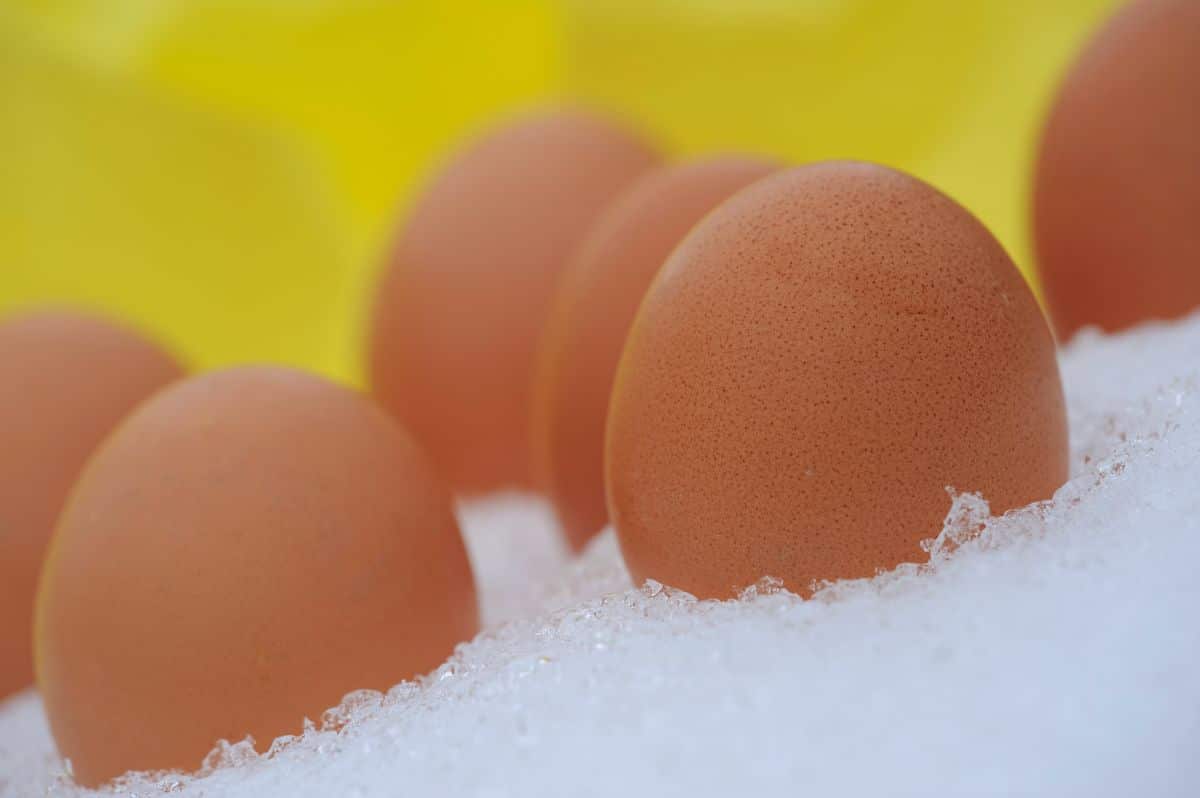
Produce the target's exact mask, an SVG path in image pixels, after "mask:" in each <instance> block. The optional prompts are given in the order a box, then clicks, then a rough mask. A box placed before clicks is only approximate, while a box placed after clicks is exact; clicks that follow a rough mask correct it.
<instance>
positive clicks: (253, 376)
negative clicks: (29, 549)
mask: <svg viewBox="0 0 1200 798" xmlns="http://www.w3.org/2000/svg"><path fill="white" fill-rule="evenodd" d="M476 617H477V615H476V603H475V589H474V584H473V581H472V576H471V568H470V566H469V564H468V562H467V555H466V551H465V549H464V546H463V542H462V540H461V538H460V536H459V533H458V527H457V525H456V523H455V520H454V516H453V515H452V514H451V508H450V497H449V494H448V492H447V491H446V489H445V488H444V487H443V486H442V485H441V484H440V483H439V482H438V481H437V479H436V478H435V476H434V474H433V471H432V469H431V468H430V467H429V465H428V463H427V461H426V459H425V457H424V455H423V454H422V453H421V452H420V450H419V449H418V447H417V446H416V444H414V443H413V442H412V440H411V439H410V438H409V436H408V435H407V433H405V432H404V430H403V429H401V427H400V426H399V425H397V424H396V423H395V421H393V420H392V419H391V418H390V417H388V416H387V414H385V413H384V412H383V411H382V410H380V409H378V408H377V407H376V406H375V405H374V404H373V403H371V402H370V401H369V400H368V399H366V398H365V397H363V396H360V395H358V394H356V393H354V392H351V391H349V390H347V389H344V388H341V387H338V386H335V385H333V384H331V383H327V382H325V381H324V380H321V379H318V378H316V377H312V376H308V375H306V374H303V373H300V372H296V371H292V370H289V369H283V368H267V367H247V368H238V369H231V370H227V371H221V372H215V373H212V374H208V375H205V376H201V377H196V378H194V379H191V380H188V381H186V382H182V383H180V384H178V385H176V386H175V387H173V388H171V389H169V390H166V391H163V392H162V393H160V394H158V395H157V396H156V397H155V398H154V399H153V400H151V401H149V402H147V403H146V404H144V405H142V407H140V408H139V409H138V410H137V412H135V413H134V414H133V415H132V416H130V418H129V419H128V420H127V421H126V422H125V423H124V424H123V425H122V426H121V427H120V429H119V430H118V431H117V433H116V434H114V435H113V436H112V437H111V438H109V440H108V441H107V442H106V443H105V444H104V446H102V447H101V448H100V450H99V451H98V452H97V453H96V455H95V456H94V457H93V458H92V459H91V461H90V462H89V463H88V465H87V467H86V469H85V471H84V474H83V476H82V477H81V478H80V481H79V483H78V484H77V485H76V487H75V489H74V491H73V492H72V494H71V498H70V500H69V503H68V505H67V508H66V509H65V511H64V513H63V516H62V519H61V521H60V523H59V526H58V529H57V531H56V533H55V536H54V540H53V543H52V545H51V552H50V554H49V555H48V557H47V560H46V568H45V572H44V574H43V577H42V584H41V588H40V590H39V593H38V604H37V640H36V656H37V663H36V664H37V675H38V685H39V687H40V688H41V690H42V696H43V698H44V700H45V706H46V712H47V715H48V717H49V720H50V726H51V729H52V731H53V733H54V738H55V740H56V741H57V743H58V748H59V751H60V752H61V753H62V755H63V756H65V757H69V758H70V759H71V760H72V762H73V763H74V768H75V775H76V778H77V779H78V780H79V781H80V782H81V783H83V784H87V785H93V784H96V783H99V782H102V781H105V780H107V779H110V778H112V777H115V776H117V775H119V774H120V773H123V772H124V771H126V770H129V769H139V770H141V769H159V768H182V769H189V770H190V769H194V768H196V767H198V766H199V765H200V763H201V760H202V759H203V758H204V756H205V755H206V754H207V753H208V751H209V750H210V749H211V748H212V747H213V745H214V743H215V742H216V741H217V740H218V739H220V738H224V739H228V740H240V739H242V738H243V737H244V736H245V735H247V734H249V735H253V737H254V739H255V741H256V743H257V746H258V748H259V749H260V750H264V749H266V747H267V746H269V745H270V743H271V741H272V740H273V739H274V738H275V737H276V736H278V735H282V734H292V733H299V732H300V731H301V729H302V721H303V719H304V718H305V717H308V718H313V719H319V718H320V717H321V714H322V712H323V711H324V710H325V709H327V708H329V707H331V706H335V705H337V704H338V702H339V701H340V700H341V699H342V697H343V696H344V695H345V694H346V693H347V692H349V691H352V690H357V689H361V688H372V689H376V690H386V689H387V688H389V687H390V686H392V685H394V684H396V683H398V682H400V681H401V680H403V679H408V678H411V677H412V676H414V675H415V674H420V673H423V672H426V671H429V670H431V669H433V668H434V667H436V666H437V665H438V664H439V663H441V662H442V661H443V660H444V659H445V658H446V656H447V655H449V654H450V653H451V650H452V649H453V647H454V645H455V644H456V643H458V642H459V641H462V640H466V639H468V638H470V637H471V636H472V635H474V634H475V631H476Z"/></svg>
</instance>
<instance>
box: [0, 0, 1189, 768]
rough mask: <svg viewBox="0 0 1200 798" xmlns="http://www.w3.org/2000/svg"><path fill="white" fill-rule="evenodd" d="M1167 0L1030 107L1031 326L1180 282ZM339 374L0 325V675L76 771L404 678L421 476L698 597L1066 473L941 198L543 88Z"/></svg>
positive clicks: (435, 584)
mask: <svg viewBox="0 0 1200 798" xmlns="http://www.w3.org/2000/svg"><path fill="white" fill-rule="evenodd" d="M1197 8H1200V6H1197V5H1196V4H1194V3H1188V2H1186V1H1185V2H1174V1H1172V0H1151V1H1149V2H1147V1H1146V0H1143V2H1138V3H1134V4H1132V5H1131V6H1130V7H1129V8H1128V10H1126V11H1124V12H1122V14H1120V15H1118V16H1117V17H1116V18H1115V19H1114V21H1113V22H1112V23H1110V25H1109V26H1108V27H1106V28H1105V29H1104V30H1103V31H1102V32H1101V33H1100V34H1099V35H1098V36H1097V37H1096V39H1095V40H1094V42H1093V43H1092V44H1091V46H1090V47H1089V49H1088V50H1087V51H1086V52H1085V54H1084V56H1083V58H1081V59H1080V61H1079V64H1078V66H1077V67H1076V69H1075V70H1074V71H1073V72H1072V74H1071V76H1070V78H1069V79H1068V81H1067V83H1066V84H1065V85H1064V88H1063V91H1062V93H1061V94H1060V97H1059V100H1058V102H1057V104H1056V107H1055V109H1054V111H1053V113H1052V115H1051V121H1050V124H1049V125H1048V126H1047V130H1046V134H1045V137H1044V140H1043V144H1042V157H1041V160H1040V163H1039V169H1038V183H1037V189H1036V192H1037V193H1036V196H1035V228H1036V230H1035V232H1036V237H1037V244H1038V251H1039V256H1040V265H1041V269H1042V276H1043V281H1044V283H1045V285H1046V288H1047V294H1048V298H1049V300H1050V305H1051V311H1052V313H1053V315H1054V317H1055V320H1056V323H1057V325H1058V327H1059V330H1060V333H1063V334H1069V333H1070V332H1072V331H1073V330H1074V329H1076V328H1077V327H1078V326H1080V325H1082V324H1086V323H1100V324H1103V325H1105V326H1110V327H1116V326H1123V325H1126V324H1129V323H1132V322H1135V321H1137V320H1139V319H1142V318H1147V317H1152V316H1169V315H1177V314H1178V313H1181V312H1183V311H1185V310H1186V309H1188V308H1190V307H1191V306H1193V305H1195V304H1196V303H1197V302H1200V272H1198V271H1197V270H1196V269H1195V268H1194V264H1195V263H1196V262H1200V260H1198V259H1197V257H1196V254H1197V251H1198V250H1197V233H1196V232H1195V226H1194V225H1190V224H1178V223H1176V224H1171V223H1170V221H1171V220H1179V219H1182V218H1183V217H1184V216H1188V217H1189V218H1191V217H1194V216H1195V214H1196V212H1197V210H1198V209H1200V191H1198V190H1197V184H1198V182H1200V181H1197V180H1196V171H1197V167H1198V161H1197V159H1196V155H1195V152H1194V146H1195V142H1196V141H1198V140H1200V124H1198V121H1197V120H1198V116H1197V115H1198V113H1200V111H1197V107H1198V106H1197V104H1194V103H1193V104H1190V105H1189V104H1188V103H1186V100H1187V99H1188V97H1189V96H1190V95H1189V94H1188V91H1189V90H1190V89H1191V88H1192V81H1193V80H1194V75H1195V74H1196V71H1195V70H1194V69H1188V66H1187V64H1188V63H1189V62H1188V60H1187V59H1188V58H1190V59H1191V62H1194V61H1195V60H1196V57H1197V53H1200V48H1198V47H1194V46H1192V45H1193V44H1194V43H1195V42H1196V40H1197V37H1198V36H1200V15H1198V14H1197ZM1131 52H1132V53H1143V52H1148V53H1150V54H1151V55H1150V56H1147V57H1145V58H1141V59H1140V60H1137V61H1136V64H1137V68H1136V69H1132V68H1130V66H1129V64H1130V63H1131V62H1130V61H1129V54H1130V53H1131ZM1181 53H1182V55H1180V54H1181ZM1188 76H1193V77H1188ZM1097 98H1103V100H1104V102H1100V101H1099V100H1098V99H1097ZM1097 120H1100V121H1105V120H1107V122H1108V123H1107V124H1099V123H1098V121H1097ZM1164 120H1165V122H1164ZM1135 154H1136V155H1135ZM1154 159H1158V161H1155V162H1156V163H1157V162H1160V163H1162V164H1166V165H1168V166H1170V167H1172V168H1174V169H1175V170H1176V171H1170V169H1166V168H1164V169H1154V168H1148V167H1147V162H1148V161H1153V160H1154ZM1189 159H1190V160H1189ZM1179 170H1182V175H1183V176H1182V177H1181V176H1180V171H1179ZM1189 170H1191V171H1189ZM1096 175H1100V177H1096ZM1114 175H1115V177H1114ZM1105 180H1110V181H1112V180H1116V181H1117V182H1115V183H1110V184H1106V183H1105V182H1104V181H1105ZM1131 195H1132V196H1134V197H1136V198H1138V202H1136V203H1130V202H1129V200H1128V198H1129V196H1131ZM1147 218H1149V219H1152V222H1147V221H1146V219H1147ZM1164 220H1165V221H1164ZM1147 275H1149V276H1150V280H1149V282H1150V288H1145V287H1144V286H1143V285H1142V284H1143V283H1145V282H1146V279H1147ZM1134 285H1138V286H1141V287H1139V288H1137V289H1136V290H1135V289H1134V288H1132V287H1131V286H1134ZM368 359H369V370H370V378H371V386H372V393H373V399H371V398H367V397H364V396H360V395H358V394H357V393H355V392H352V391H349V390H347V389H344V388H341V387H338V386H335V385H332V384H329V383H327V382H325V381H323V380H321V379H319V378H316V377H312V376H309V375H305V374H302V373H298V372H295V371H291V370H287V369H281V368H274V367H243V368H237V369H231V370H227V371H220V372H214V373H210V374H205V375H200V376H197V377H193V378H191V379H187V380H182V381H181V380H178V379H177V378H178V377H179V376H180V375H181V373H182V369H181V368H180V366H179V365H178V364H176V363H175V362H174V361H173V360H172V359H171V358H170V357H169V356H168V355H166V354H165V353H163V352H161V351H160V350H159V349H158V348H157V347H155V346H153V345H152V344H150V343H148V342H146V341H145V340H144V339H142V338H141V337H139V336H138V335H137V334H135V333H133V332H130V331H127V330H125V329H123V328H120V327H117V326H114V325H112V324H109V323H107V322H103V321H99V320H96V319H91V318H87V317H83V316H80V315H78V314H72V313H66V312H47V313H38V314H31V315H26V316H22V317H19V318H15V319H12V320H10V321H8V322H6V323H4V324H3V325H0V369H2V370H3V377H2V378H0V391H2V393H0V411H2V413H0V427H2V428H3V434H4V440H5V449H4V451H3V453H0V524H2V525H3V528H2V529H0V532H2V533H3V537H0V545H2V546H3V555H4V556H3V557H2V558H0V570H2V573H0V577H2V578H0V591H3V596H2V598H3V601H0V646H2V647H3V648H2V651H3V654H4V657H3V659H2V660H0V694H6V693H8V692H11V691H12V690H15V689H19V688H20V687H22V686H24V685H25V684H27V683H28V682H29V681H30V679H31V670H32V664H31V662H32V659H34V654H35V653H36V662H37V681H38V684H39V687H40V689H41V692H42V695H43V698H44V701H45V705H46V709H47V712H48V716H49V719H50V722H51V726H52V730H53V732H54V736H55V739H56V741H57V743H58V746H59V749H60V751H62V753H63V754H64V755H65V756H67V757H69V758H70V759H71V760H72V762H73V766H74V772H75V775H76V777H77V778H78V779H79V780H80V781H81V782H83V783H89V784H92V783H98V782H101V781H104V780H106V779H108V778H111V777H113V776H116V775H118V774H119V773H121V772H124V771H125V770H128V769H131V768H136V769H153V768H167V767H178V768H192V767H195V766H196V765H197V764H198V763H199V761H200V759H201V758H202V757H203V755H204V754H205V753H206V752H207V751H208V750H209V748H210V747H211V746H212V744H213V742H214V741H215V740H217V739H219V738H227V739H240V738H241V737H243V736H244V735H246V734H251V735H253V736H254V737H255V738H256V739H257V740H258V741H259V742H260V743H266V742H268V741H270V740H271V739H273V738H274V737H275V736H276V735H278V734H283V733H289V732H295V731H297V730H298V728H299V726H300V718H302V717H304V716H306V715H307V716H310V717H316V716H318V715H319V714H320V712H321V711H322V710H323V709H325V708H326V707H328V706H331V705H333V704H336V703H337V701H338V700H339V699H340V698H341V696H342V695H343V694H344V693H346V692H347V691H348V690H352V689H356V688H360V687H375V688H385V687H387V686H389V685H391V684H393V683H394V682H396V681H398V680H399V679H402V678H407V677H409V676H411V675H413V674H417V673H422V672H426V671H428V670H430V669H431V668H433V667H435V666H436V665H437V664H438V663H439V662H440V661H442V660H443V659H444V658H445V656H446V655H447V654H448V653H449V652H450V650H451V649H452V648H453V646H454V645H455V644H456V643H457V642H460V641H462V640H466V639H469V638H470V637H471V636H472V635H473V634H474V633H475V631H476V629H477V625H478V621H477V615H476V605H475V593H474V586H473V581H472V576H471V571H470V566H469V564H468V562H467V557H466V553H465V550H464V547H463V544H462V541H461V539H460V537H459V533H458V529H457V525H456V522H455V519H454V516H453V513H452V509H451V496H452V494H455V493H458V494H472V493H480V492H484V491H488V490H492V489H496V488H500V487H506V486H514V485H515V486H520V487H527V488H535V489H537V490H540V491H542V492H544V493H545V494H546V495H547V496H549V497H550V498H551V500H552V501H553V503H554V505H555V507H556V509H557V511H558V514H559V517H560V519H561V520H562V524H563V528H564V530H565V531H566V533H567V535H568V537H569V538H570V540H571V541H572V542H573V543H574V544H575V545H576V546H581V545H582V544H583V543H584V542H586V540H587V539H588V538H589V537H590V536H591V535H592V534H594V533H595V532H597V531H598V530H599V529H600V528H602V527H603V526H604V525H605V523H606V522H607V520H608V518H609V513H610V511H611V514H612V520H613V522H614V524H615V526H616V529H617V533H618V536H619V539H620V543H621V547H622V552H623V554H624V556H625V559H626V562H627V564H628V565H629V567H630V570H631V572H632V573H633V575H634V576H635V578H636V579H639V580H640V579H642V578H646V577H653V578H655V579H657V580H659V581H661V582H664V583H666V584H669V585H672V586H675V587H680V588H683V589H686V590H689V591H691V592H693V593H695V594H697V595H700V596H716V597H723V596H729V595H732V594H734V593H735V592H736V590H737V589H738V588H739V587H741V586H744V585H747V584H750V583H752V582H754V581H756V580H757V579H758V578H759V577H761V576H763V575H773V576H777V577H780V578H782V579H783V580H784V582H785V583H786V584H787V585H788V586H789V587H790V588H792V589H794V590H797V591H799V592H805V591H807V590H809V589H810V588H811V586H812V585H813V583H814V582H818V581H820V580H825V579H835V578H843V577H855V576H867V575H870V574H872V573H874V572H875V571H877V570H878V569H880V568H887V567H891V566H894V565H895V564H897V563H899V562H904V561H911V560H913V559H916V558H918V557H919V556H920V549H919V542H920V541H921V540H922V539H923V538H926V537H929V536H930V535H931V534H933V533H934V532H936V529H937V527H938V525H939V524H940V522H941V519H942V516H944V514H945V511H946V509H947V508H948V506H949V499H948V497H947V494H946V492H945V488H946V487H947V486H949V485H952V486H953V487H955V488H957V489H960V490H978V491H981V492H982V493H983V494H984V495H985V496H986V497H987V498H988V499H989V500H990V501H991V503H992V508H993V510H995V511H1003V510H1005V509H1008V508H1011V507H1016V506H1020V505H1023V504H1027V503H1029V502H1031V501H1035V500H1038V499H1044V498H1048V497H1049V496H1050V495H1052V493H1053V491H1054V490H1055V489H1056V488H1057V486H1058V485H1060V484H1061V483H1062V481H1063V480H1064V479H1065V478H1066V475H1067V440H1066V435H1067V433H1066V422H1065V416H1064V410H1063V399H1062V390H1061V385H1060V381H1059V377H1058V372H1057V366H1056V361H1055V348H1054V339H1053V336H1052V335H1051V333H1050V331H1049V328H1048V326H1047V324H1046V322H1045V321H1044V319H1043V317H1042V315H1041V312H1040V310H1039V308H1038V306H1037V304H1036V301H1035V300H1034V298H1033V296H1032V294H1031V292H1030V291H1029V289H1028V287H1027V286H1026V284H1025V282H1024V280H1023V279H1022V277H1021V276H1020V274H1019V273H1018V272H1017V270H1016V269H1015V267H1014V266H1013V264H1012V262H1011V260H1010V259H1009V257H1008V256H1007V254H1005V252H1004V251H1003V249H1002V248H1001V247H1000V246H999V244H998V243H997V242H996V241H995V240H994V239H993V237H992V236H991V235H990V234H989V233H988V231H987V230H986V229H985V228H984V227H983V226H982V225H981V224H980V223H979V222H978V221H977V220H976V219H974V218H973V217H972V216H971V215H970V214H969V213H968V212H967V211H966V210H964V209H963V208H961V207H960V206H958V205H957V204H956V203H954V202H953V201H952V200H950V199H949V198H947V197H945V196H944V195H942V194H940V193H939V192H938V191H936V190H935V189H933V188H932V187H930V186H928V185H926V184H924V183H922V182H920V181H918V180H916V179H914V178H912V177H909V176H907V175H904V174H900V173H898V172H895V171H893V170H889V169H887V168H884V167H880V166H874V165H869V164H862V163H853V162H829V163H821V164H813V165H809V166H803V167H798V168H784V167H783V165H781V164H777V163H774V162H770V161H767V160H763V159H759V158H752V157H745V156H723V157H714V158H707V159H703V160H697V161H693V162H686V163H679V164H666V165H664V164H663V163H662V160H661V157H660V156H659V154H658V153H657V152H656V151H655V149H654V148H653V147H652V146H650V145H649V144H647V143H646V142H645V141H643V140H642V139H640V138H639V137H638V136H636V135H634V134H632V133H630V132H629V131H626V130H624V129H622V128H620V127H618V126H615V125H614V124H612V123H610V122H608V121H605V120H602V119H599V118H596V117H594V116H590V115H587V114H583V113H579V112H558V113H547V114H541V115H537V116H532V117H527V118H524V119H520V120H517V121H515V122H512V123H510V124H508V125H506V126H504V127H502V128H500V129H498V130H496V131H493V132H492V133H490V134H489V135H487V136H485V137H483V138H481V139H480V140H478V141H477V142H476V143H475V144H473V145H472V146H471V147H469V148H468V149H467V150H465V151H464V152H462V153H460V154H459V155H458V156H457V157H456V158H455V159H454V160H452V161H451V162H450V163H449V164H447V165H446V166H445V168H444V169H443V170H442V171H441V172H440V174H439V175H438V176H437V178H436V179H435V180H434V181H433V182H432V184H431V185H430V187H429V188H428V190H427V191H426V193H425V194H424V195H423V197H422V198H421V199H420V201H419V202H418V203H417V204H416V206H415V207H414V208H413V209H412V210H411V212H410V213H409V215H408V218H407V220H406V222H405V224H404V226H403V228H402V230H401V231H400V234H399V236H398V238H397V239H396V242H395V245H394V249H393V252H392V256H391V266H390V267H389V269H388V270H387V272H386V275H385V277H384V279H383V282H382V283H381V284H380V286H379V289H378V295H377V300H376V306H375V312H374V316H373V324H372V330H371V335H370V348H369V357H368ZM147 397H151V398H149V399H147ZM135 408H136V409H135ZM131 411H132V412H131ZM396 419H399V421H400V422H401V423H399V424H398V423H396ZM85 462H86V466H85ZM55 527H56V529H55ZM51 529H55V532H54V535H53V539H52V542H51V543H50V545H49V548H48V550H47V540H48V539H50V531H51ZM39 572H40V579H39ZM35 592H36V593H37V599H36V611H35ZM34 618H36V632H31V629H30V627H31V624H32V623H33V620H34ZM31 639H33V640H34V641H35V642H34V644H33V649H32V650H31V648H30V640H31Z"/></svg>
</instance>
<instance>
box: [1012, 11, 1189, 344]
mask: <svg viewBox="0 0 1200 798" xmlns="http://www.w3.org/2000/svg"><path fill="white" fill-rule="evenodd" d="M1033 199H1034V218H1033V220H1034V236H1035V241H1036V245H1037V259H1038V266H1039V270H1040V273H1041V279H1042V284H1043V286H1044V288H1045V295H1046V300H1047V304H1048V306H1049V308H1050V312H1051V316H1052V317H1053V319H1054V324H1055V327H1056V329H1057V331H1058V333H1059V335H1060V336H1061V337H1062V338H1064V339H1065V338H1068V337H1070V336H1071V335H1072V334H1073V333H1074V332H1075V331H1076V330H1078V329H1079V328H1080V327H1082V326H1084V325H1089V324H1095V325H1099V326H1100V327H1102V328H1103V329H1106V330H1117V329H1120V328H1123V327H1128V326H1130V325H1132V324H1136V323H1137V322H1140V321H1144V320H1147V319H1161V318H1172V317H1177V316H1180V315H1183V314H1185V313H1187V312H1188V311H1189V310H1191V309H1192V308H1195V307H1197V306H1200V224H1197V221H1198V220H1200V2H1196V0H1138V1H1137V2H1133V3H1129V4H1128V5H1126V6H1124V7H1123V8H1122V9H1121V10H1120V12H1118V13H1117V15H1116V16H1114V17H1113V18H1112V20H1111V21H1110V22H1109V23H1108V24H1107V25H1106V26H1104V27H1103V28H1102V29H1101V30H1100V31H1099V33H1097V34H1096V36H1095V37H1094V38H1093V39H1092V40H1091V42H1090V43H1089V44H1088V46H1087V47H1086V49H1085V50H1084V51H1083V53H1082V54H1081V55H1080V57H1079V59H1078V60H1077V61H1076V62H1075V64H1074V66H1073V67H1072V68H1071V71H1070V73H1069V74H1068V75H1067V78H1066V81H1065V82H1064V84H1063V86H1062V88H1061V89H1060V91H1059V94H1058V98H1057V100H1056V101H1055V103H1054V106H1053V109H1052V111H1051V114H1050V118H1049V121H1048V123H1047V125H1046V129H1045V131H1044V132H1043V135H1042V142H1041V151H1040V153H1039V156H1038V162H1037V175H1036V180H1035V184H1034V196H1033Z"/></svg>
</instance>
